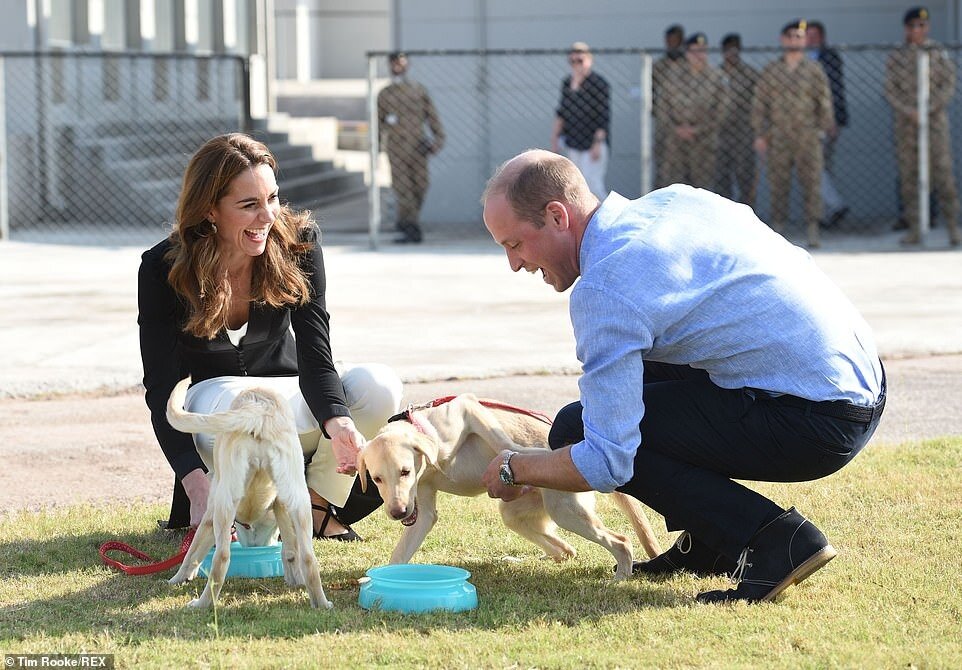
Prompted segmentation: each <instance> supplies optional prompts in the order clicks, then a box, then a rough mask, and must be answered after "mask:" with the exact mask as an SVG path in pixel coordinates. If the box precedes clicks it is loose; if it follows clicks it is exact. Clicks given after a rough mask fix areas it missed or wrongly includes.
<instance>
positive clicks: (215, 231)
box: [210, 221, 217, 235]
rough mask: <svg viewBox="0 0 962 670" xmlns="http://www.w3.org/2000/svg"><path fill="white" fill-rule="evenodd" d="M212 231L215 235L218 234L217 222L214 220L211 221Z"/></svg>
mask: <svg viewBox="0 0 962 670" xmlns="http://www.w3.org/2000/svg"><path fill="white" fill-rule="evenodd" d="M210 232H211V233H213V234H214V235H216V234H217V224H216V223H214V222H213V221H211V222H210Z"/></svg>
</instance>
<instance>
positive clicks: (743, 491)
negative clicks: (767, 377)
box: [549, 361, 884, 560]
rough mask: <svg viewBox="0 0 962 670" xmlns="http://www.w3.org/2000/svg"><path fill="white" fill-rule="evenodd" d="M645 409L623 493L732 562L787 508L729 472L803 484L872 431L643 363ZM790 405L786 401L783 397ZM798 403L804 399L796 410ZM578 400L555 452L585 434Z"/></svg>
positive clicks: (563, 419)
mask: <svg viewBox="0 0 962 670" xmlns="http://www.w3.org/2000/svg"><path fill="white" fill-rule="evenodd" d="M642 398H643V400H644V404H645V414H644V417H643V418H642V420H641V425H640V428H641V446H640V447H639V449H638V453H637V455H636V456H635V469H634V475H633V476H632V478H631V480H629V481H628V482H626V483H625V484H624V485H623V486H621V487H619V489H618V490H619V491H622V492H624V493H627V494H629V495H632V496H634V497H635V498H638V499H639V500H640V501H642V502H643V503H644V504H646V505H648V506H649V507H651V508H652V509H653V510H655V511H656V512H658V513H659V514H661V515H663V516H664V517H665V523H666V525H667V527H668V530H669V531H674V530H687V531H689V532H690V533H691V534H692V535H693V536H694V537H695V538H697V539H698V540H700V541H702V542H704V543H705V544H707V545H708V546H709V547H711V548H713V549H715V550H716V551H718V552H719V553H721V554H724V555H725V556H727V557H728V558H730V559H732V560H737V559H738V556H739V554H740V553H741V551H742V549H744V548H745V547H746V546H747V545H748V543H749V541H750V540H751V539H752V536H753V535H754V534H755V532H756V531H757V530H758V529H759V528H761V527H762V526H763V525H764V524H765V523H767V522H768V521H771V520H772V519H774V518H775V517H777V516H778V515H779V514H781V513H782V512H783V511H784V510H783V509H782V508H781V507H779V506H778V505H776V504H775V503H774V502H772V501H771V500H769V499H768V498H766V497H765V496H763V495H761V494H760V493H757V492H756V491H753V490H751V489H749V488H747V487H745V486H743V485H742V484H740V483H738V482H735V481H733V479H743V480H751V481H766V482H801V481H811V480H814V479H819V478H821V477H825V476H827V475H830V474H832V473H833V472H835V471H837V470H838V469H839V468H841V467H842V466H844V465H845V464H847V463H848V462H849V461H850V460H852V459H853V458H854V457H855V455H856V454H858V452H859V451H860V450H861V449H862V447H864V446H865V444H866V443H867V442H868V441H869V439H870V438H871V437H872V434H873V433H874V432H875V428H876V426H878V422H879V419H880V418H881V409H882V408H883V407H884V384H883V397H882V398H881V399H880V401H879V403H880V405H879V407H878V410H879V411H877V412H875V415H874V416H873V417H872V418H871V419H870V420H868V421H854V420H850V419H843V418H837V417H834V416H828V415H825V414H823V413H820V412H819V409H818V408H819V403H806V402H805V401H800V399H798V398H794V397H793V396H786V397H781V398H780V397H771V396H769V395H767V394H765V393H763V392H760V391H756V390H753V389H745V388H742V389H723V388H721V387H719V386H716V385H715V384H713V383H712V382H711V380H710V379H709V378H708V374H707V373H706V372H705V371H703V370H696V369H694V368H691V367H689V366H681V365H670V364H666V363H656V362H649V361H645V382H644V388H643V391H642ZM790 400H791V401H794V402H791V403H790V402H789V401H790ZM798 404H802V405H805V404H807V405H808V406H807V407H806V406H803V407H799V406H797V405H798ZM581 413H582V406H581V403H580V402H573V403H571V404H569V405H567V406H565V407H564V408H562V410H561V411H560V412H559V413H558V416H557V417H556V419H555V422H554V425H553V426H552V428H551V433H550V435H549V442H550V445H551V448H552V449H558V448H560V447H563V446H566V445H570V444H574V443H576V442H580V441H581V440H583V439H584V425H583V423H582V418H581Z"/></svg>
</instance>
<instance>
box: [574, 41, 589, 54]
mask: <svg viewBox="0 0 962 670" xmlns="http://www.w3.org/2000/svg"><path fill="white" fill-rule="evenodd" d="M568 53H570V54H590V53H591V49H589V48H588V43H587V42H575V43H574V44H572V45H571V48H570V49H568Z"/></svg>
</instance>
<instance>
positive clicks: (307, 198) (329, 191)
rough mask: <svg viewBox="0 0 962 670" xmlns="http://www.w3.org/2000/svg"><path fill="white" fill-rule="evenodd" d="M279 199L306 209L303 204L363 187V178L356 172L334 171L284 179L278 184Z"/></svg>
mask: <svg viewBox="0 0 962 670" xmlns="http://www.w3.org/2000/svg"><path fill="white" fill-rule="evenodd" d="M278 187H279V188H280V191H281V198H282V199H283V200H286V201H288V202H290V203H291V204H292V205H295V206H297V207H302V208H304V207H307V205H306V204H305V203H311V202H315V201H317V200H319V199H323V198H326V197H329V196H333V195H337V194H338V193H339V192H341V191H351V190H354V189H357V188H363V187H364V177H363V175H361V174H360V173H357V172H347V171H345V170H340V169H334V170H325V171H323V172H317V173H315V174H307V175H304V176H301V177H296V178H294V179H285V180H284V181H283V182H281V183H280V184H278Z"/></svg>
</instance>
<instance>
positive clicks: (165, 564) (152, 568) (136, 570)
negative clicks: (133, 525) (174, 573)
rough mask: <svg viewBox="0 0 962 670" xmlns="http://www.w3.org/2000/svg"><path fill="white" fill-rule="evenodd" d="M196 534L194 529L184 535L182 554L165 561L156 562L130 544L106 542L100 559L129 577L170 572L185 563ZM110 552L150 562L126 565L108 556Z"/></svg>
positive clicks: (101, 547) (101, 546) (181, 546)
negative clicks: (119, 552) (117, 552)
mask: <svg viewBox="0 0 962 670" xmlns="http://www.w3.org/2000/svg"><path fill="white" fill-rule="evenodd" d="M194 532H195V529H194V528H191V529H190V530H188V531H187V534H186V535H184V541H183V542H181V545H180V552H179V553H177V554H174V555H173V556H171V557H170V558H168V559H166V560H163V561H156V562H154V559H152V558H151V557H150V556H148V555H147V554H145V553H144V552H142V551H140V550H139V549H134V548H133V547H131V546H130V545H129V544H126V543H124V542H117V541H110V542H104V543H103V544H102V545H100V558H101V559H102V560H103V562H104V563H105V564H107V565H109V566H111V567H114V568H117V569H118V570H122V571H123V572H126V573H127V574H128V575H150V574H153V573H155V572H163V571H164V570H169V569H170V568H172V567H174V566H176V565H180V564H181V563H182V562H183V560H184V556H186V555H187V550H188V549H189V548H190V543H191V541H193V539H194ZM108 551H122V552H124V553H125V554H130V555H131V556H133V557H135V558H139V559H140V560H142V561H148V564H147V565H125V564H123V563H121V562H120V561H118V560H115V559H113V558H110V557H109V556H107V552H108Z"/></svg>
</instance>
